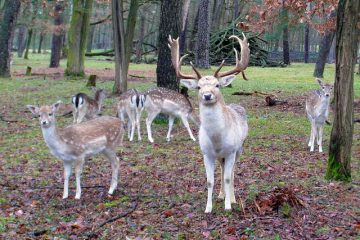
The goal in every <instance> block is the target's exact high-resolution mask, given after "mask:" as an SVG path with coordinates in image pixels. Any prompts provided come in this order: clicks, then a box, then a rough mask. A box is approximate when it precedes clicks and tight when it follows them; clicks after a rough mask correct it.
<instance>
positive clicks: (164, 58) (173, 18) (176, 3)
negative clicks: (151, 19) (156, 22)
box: [156, 0, 182, 91]
mask: <svg viewBox="0 0 360 240" xmlns="http://www.w3.org/2000/svg"><path fill="white" fill-rule="evenodd" d="M181 10H182V0H162V1H161V10H160V26H159V44H158V49H159V56H158V62H157V67H156V75H157V85H158V86H159V87H165V88H169V89H172V90H175V91H179V85H180V83H179V80H178V79H177V77H176V73H175V69H174V67H173V66H172V64H171V53H170V49H169V47H168V37H169V35H171V37H173V38H177V37H178V36H179V34H180V32H181Z"/></svg>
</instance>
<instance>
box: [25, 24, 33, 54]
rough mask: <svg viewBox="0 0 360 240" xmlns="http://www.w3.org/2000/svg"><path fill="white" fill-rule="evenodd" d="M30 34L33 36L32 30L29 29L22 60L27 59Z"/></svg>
mask: <svg viewBox="0 0 360 240" xmlns="http://www.w3.org/2000/svg"><path fill="white" fill-rule="evenodd" d="M32 34H33V29H32V28H29V31H28V36H27V39H26V50H25V54H24V59H29V50H30V45H31V39H32Z"/></svg>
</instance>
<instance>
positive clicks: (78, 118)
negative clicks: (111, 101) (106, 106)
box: [71, 88, 106, 123]
mask: <svg viewBox="0 0 360 240" xmlns="http://www.w3.org/2000/svg"><path fill="white" fill-rule="evenodd" d="M93 92H94V93H95V96H94V99H92V98H91V97H89V96H88V95H86V94H85V93H78V94H76V95H75V96H73V97H72V101H71V102H72V104H73V108H74V111H73V116H74V123H81V122H83V121H85V120H90V119H93V118H95V117H97V116H98V115H99V113H100V112H101V107H102V102H103V100H104V99H105V98H106V90H105V89H96V88H93Z"/></svg>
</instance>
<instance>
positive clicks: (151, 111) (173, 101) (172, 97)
mask: <svg viewBox="0 0 360 240" xmlns="http://www.w3.org/2000/svg"><path fill="white" fill-rule="evenodd" d="M144 94H145V96H146V100H145V107H144V109H145V111H146V112H147V114H148V116H147V118H146V128H147V133H148V139H149V141H150V142H152V143H153V142H154V139H153V137H152V133H151V124H152V122H153V121H154V119H155V117H156V116H157V115H158V114H159V113H163V114H166V115H168V116H169V130H168V133H167V136H166V140H167V141H170V139H171V130H172V127H173V124H174V120H175V118H177V117H178V118H180V119H181V121H182V123H183V124H184V126H185V128H186V130H187V131H188V133H189V135H190V138H191V139H192V140H193V141H196V139H195V137H194V136H193V134H192V131H191V129H190V126H189V122H188V118H190V119H191V120H192V121H193V122H194V123H195V124H197V123H196V121H195V120H194V118H193V116H192V114H193V108H192V106H191V103H190V101H189V100H188V99H187V98H186V97H185V96H184V95H182V94H180V93H178V92H176V91H174V90H170V89H167V88H162V87H154V88H152V89H150V90H148V91H147V92H145V93H144Z"/></svg>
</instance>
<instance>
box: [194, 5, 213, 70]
mask: <svg viewBox="0 0 360 240" xmlns="http://www.w3.org/2000/svg"><path fill="white" fill-rule="evenodd" d="M209 48H210V26H209V0H200V3H199V22H198V34H197V44H196V53H195V63H196V66H197V67H199V68H210V63H209Z"/></svg>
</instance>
